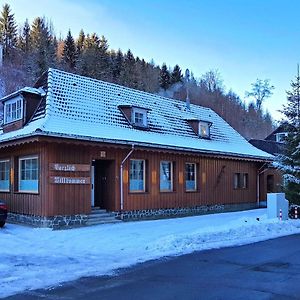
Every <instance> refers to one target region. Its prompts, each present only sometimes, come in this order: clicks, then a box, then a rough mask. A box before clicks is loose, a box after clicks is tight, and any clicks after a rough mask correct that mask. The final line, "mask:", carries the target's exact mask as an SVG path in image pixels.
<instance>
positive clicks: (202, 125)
mask: <svg viewBox="0 0 300 300" xmlns="http://www.w3.org/2000/svg"><path fill="white" fill-rule="evenodd" d="M210 125H211V124H210V123H208V122H204V121H200V122H199V125H198V126H199V136H200V137H202V138H207V139H208V138H210ZM201 127H205V129H206V132H207V134H202V130H201Z"/></svg>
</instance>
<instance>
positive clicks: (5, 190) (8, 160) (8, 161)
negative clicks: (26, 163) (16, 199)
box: [0, 159, 10, 192]
mask: <svg viewBox="0 0 300 300" xmlns="http://www.w3.org/2000/svg"><path fill="white" fill-rule="evenodd" d="M1 163H8V189H1V188H0V191H1V192H9V191H10V159H1V160H0V164H1ZM5 172H6V170H5ZM0 181H3V180H0Z"/></svg>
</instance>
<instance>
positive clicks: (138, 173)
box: [129, 159, 145, 192]
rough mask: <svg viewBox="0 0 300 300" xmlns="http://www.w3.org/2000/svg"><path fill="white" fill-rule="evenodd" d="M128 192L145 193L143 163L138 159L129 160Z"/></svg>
mask: <svg viewBox="0 0 300 300" xmlns="http://www.w3.org/2000/svg"><path fill="white" fill-rule="evenodd" d="M129 178H130V183H129V190H130V192H144V191H145V161H144V160H138V159H131V160H130V170H129Z"/></svg>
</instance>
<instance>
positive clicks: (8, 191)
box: [0, 190, 10, 193]
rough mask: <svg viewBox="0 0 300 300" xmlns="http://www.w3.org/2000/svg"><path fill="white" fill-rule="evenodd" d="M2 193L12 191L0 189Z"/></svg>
mask: <svg viewBox="0 0 300 300" xmlns="http://www.w3.org/2000/svg"><path fill="white" fill-rule="evenodd" d="M0 193H10V191H9V190H0Z"/></svg>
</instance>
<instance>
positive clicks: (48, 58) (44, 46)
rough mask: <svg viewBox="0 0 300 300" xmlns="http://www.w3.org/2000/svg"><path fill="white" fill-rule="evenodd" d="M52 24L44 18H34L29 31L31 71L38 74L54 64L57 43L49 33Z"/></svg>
mask: <svg viewBox="0 0 300 300" xmlns="http://www.w3.org/2000/svg"><path fill="white" fill-rule="evenodd" d="M51 31H52V26H51V25H47V24H46V21H45V19H44V18H40V17H38V18H35V19H34V21H33V23H32V26H31V31H30V39H31V43H32V68H31V69H32V72H33V73H34V75H35V76H40V75H41V74H42V73H43V72H45V71H46V70H47V69H48V68H49V67H52V66H54V65H55V58H56V50H57V43H56V39H55V37H54V36H52V34H51Z"/></svg>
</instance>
